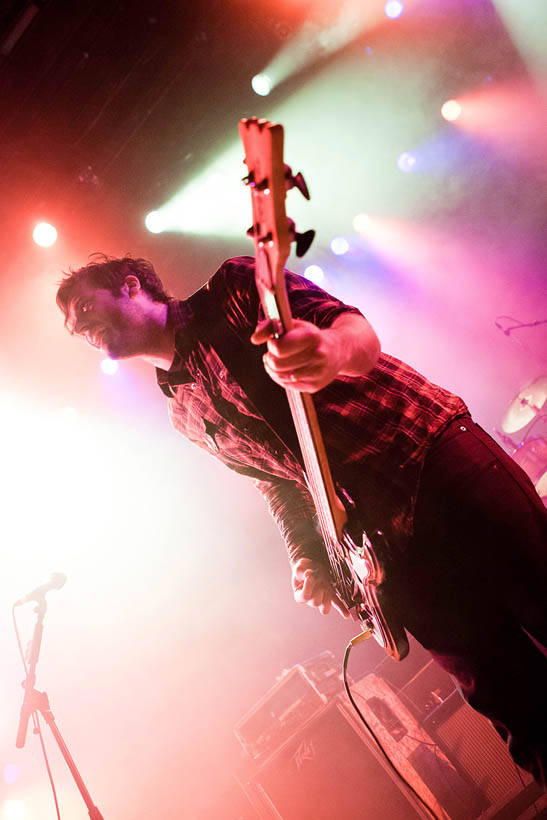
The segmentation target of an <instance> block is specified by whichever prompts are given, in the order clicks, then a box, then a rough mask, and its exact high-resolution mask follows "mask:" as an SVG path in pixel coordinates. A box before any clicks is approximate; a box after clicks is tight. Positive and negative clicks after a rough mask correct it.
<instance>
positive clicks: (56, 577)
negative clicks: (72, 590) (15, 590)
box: [14, 572, 66, 606]
mask: <svg viewBox="0 0 547 820" xmlns="http://www.w3.org/2000/svg"><path fill="white" fill-rule="evenodd" d="M65 584H66V575H65V574H64V572H52V573H51V576H50V579H49V581H47V582H46V583H45V584H41V585H40V586H39V587H36V589H33V590H32V592H29V593H28V595H25V596H24V597H23V598H19V600H18V601H15V603H14V606H21V604H26V603H28V601H40V600H41V599H42V598H43V597H44V596H45V594H46V593H47V592H49V591H50V590H51V589H61V587H63V586H64V585H65Z"/></svg>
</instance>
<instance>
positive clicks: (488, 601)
mask: <svg viewBox="0 0 547 820" xmlns="http://www.w3.org/2000/svg"><path fill="white" fill-rule="evenodd" d="M414 526H415V532H414V537H413V540H412V543H411V546H410V549H409V551H408V553H407V555H406V556H405V559H404V560H403V562H402V563H401V566H400V571H399V572H398V573H397V580H396V582H395V583H396V593H395V594H396V595H397V608H398V609H399V608H400V611H401V614H402V617H403V619H404V623H405V626H406V627H407V629H408V630H409V632H411V633H412V634H413V635H414V637H415V638H416V639H417V640H418V641H419V642H420V643H421V644H422V645H423V646H425V647H426V649H428V650H429V651H430V652H431V653H432V655H433V657H434V658H435V660H436V661H437V662H438V663H439V664H440V665H441V666H442V667H443V668H444V669H446V670H447V671H448V672H449V673H450V674H451V675H453V677H454V678H455V679H456V682H457V684H458V688H459V689H460V691H461V693H462V694H463V696H464V697H465V699H466V700H467V701H468V703H469V704H470V705H471V706H472V707H473V708H475V709H477V710H478V711H479V712H482V713H483V714H484V715H486V717H488V718H489V719H490V720H491V721H492V723H493V724H494V726H495V727H496V729H497V730H498V731H499V733H500V734H501V735H502V737H504V738H505V739H506V740H507V741H508V743H509V751H510V753H511V755H512V756H513V759H514V760H515V762H516V763H518V764H519V765H520V766H522V767H523V768H524V769H527V770H528V771H530V772H531V773H532V774H533V775H534V777H535V778H536V780H538V781H539V782H540V783H542V785H543V786H545V771H546V769H547V657H546V653H545V652H544V651H542V649H541V647H539V646H538V645H537V644H536V643H535V642H534V641H532V640H531V639H530V637H529V636H530V635H532V636H533V637H534V638H535V639H536V641H537V642H539V643H540V644H542V645H543V647H545V646H547V510H546V509H545V507H544V506H543V503H542V502H541V499H540V498H539V496H538V494H537V492H536V490H535V488H534V486H533V485H532V483H531V481H530V480H529V478H528V476H527V475H526V474H525V473H524V472H523V471H522V470H521V468H520V467H519V466H518V465H517V464H516V463H515V462H514V461H513V459H512V458H510V457H509V456H508V455H507V454H506V453H505V452H504V451H503V450H502V449H501V447H499V446H498V445H497V444H496V442H494V441H493V440H492V439H491V438H490V436H488V435H487V434H486V433H485V432H484V430H482V429H481V428H480V427H478V425H476V424H474V423H473V422H472V421H471V420H470V419H467V418H464V419H457V420H456V421H454V422H452V423H451V424H450V425H449V427H448V428H447V429H446V430H445V431H444V432H443V433H442V434H441V435H440V436H439V437H438V438H437V439H436V441H435V442H434V444H433V447H432V448H431V450H430V452H429V453H428V456H427V459H426V462H425V466H424V472H423V478H422V482H421V485H420V491H419V495H418V501H417V507H416V513H415V520H414Z"/></svg>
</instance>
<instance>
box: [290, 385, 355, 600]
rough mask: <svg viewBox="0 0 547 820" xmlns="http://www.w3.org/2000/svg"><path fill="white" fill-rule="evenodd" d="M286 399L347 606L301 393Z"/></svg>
mask: <svg viewBox="0 0 547 820" xmlns="http://www.w3.org/2000/svg"><path fill="white" fill-rule="evenodd" d="M287 397H288V400H289V405H290V407H291V411H292V414H293V418H294V421H295V425H296V427H297V430H298V439H299V441H300V443H301V444H302V445H303V446H302V455H303V457H304V464H305V466H306V472H307V478H308V482H309V484H310V491H311V494H312V497H313V500H314V502H315V507H316V510H317V517H318V519H319V527H320V530H321V533H322V535H323V541H324V543H325V548H326V551H327V554H328V557H329V563H330V565H331V569H332V572H333V575H334V578H335V582H336V585H337V586H338V588H339V590H340V592H341V593H342V595H344V596H345V597H346V599H347V603H350V601H351V600H352V595H351V593H350V591H349V588H348V584H347V580H346V578H345V576H344V573H343V571H342V562H341V558H340V557H339V555H338V553H337V552H336V551H335V548H334V545H333V543H332V542H333V541H335V542H336V543H338V536H337V533H336V527H335V524H334V521H333V518H332V514H331V513H330V508H329V503H328V496H327V492H326V489H325V486H324V482H323V480H322V477H321V476H320V475H319V476H318V473H319V472H320V470H319V464H318V459H317V454H316V452H315V445H314V441H313V438H312V436H311V432H310V430H309V425H308V423H307V414H306V410H305V407H304V402H303V400H302V397H301V395H300V393H298V392H296V391H295V390H290V389H289V390H287ZM326 510H329V512H328V514H327V513H326Z"/></svg>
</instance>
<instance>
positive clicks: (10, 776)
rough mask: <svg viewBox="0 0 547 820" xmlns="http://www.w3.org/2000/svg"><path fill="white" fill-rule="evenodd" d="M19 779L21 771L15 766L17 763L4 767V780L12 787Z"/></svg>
mask: <svg viewBox="0 0 547 820" xmlns="http://www.w3.org/2000/svg"><path fill="white" fill-rule="evenodd" d="M18 777H19V769H18V767H17V766H16V765H15V763H8V764H7V766H4V780H5V781H6V783H7V784H8V786H11V785H12V783H15V781H16V780H17V778H18Z"/></svg>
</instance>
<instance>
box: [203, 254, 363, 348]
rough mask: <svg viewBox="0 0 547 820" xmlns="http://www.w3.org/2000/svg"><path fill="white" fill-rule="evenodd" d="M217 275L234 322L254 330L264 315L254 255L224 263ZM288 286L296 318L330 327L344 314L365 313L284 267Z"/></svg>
mask: <svg viewBox="0 0 547 820" xmlns="http://www.w3.org/2000/svg"><path fill="white" fill-rule="evenodd" d="M215 277H220V278H221V279H222V280H223V281H224V286H225V287H226V289H227V291H228V293H229V300H230V304H229V305H228V306H226V313H227V315H228V316H229V318H230V317H231V319H232V321H233V322H234V324H235V325H239V326H240V328H242V326H243V325H246V326H247V330H250V332H252V331H253V330H254V328H255V326H256V323H257V321H259V320H260V319H263V318H264V313H263V310H262V307H261V306H260V302H259V298H258V292H257V290H256V286H255V267H254V258H253V257H251V256H239V257H235V258H233V259H228V260H226V262H224V263H223V264H222V265H221V266H220V268H219V270H218V271H217V273H216V274H215ZM285 285H286V288H287V294H288V297H289V303H290V306H291V313H292V315H293V316H294V318H296V319H303V320H305V321H307V322H312V323H313V324H315V325H318V327H330V326H331V325H332V323H333V322H334V320H335V319H336V318H337V317H338V316H339V315H340V314H342V313H354V314H356V315H358V316H362V313H361V311H360V310H359V309H358V308H356V307H353V306H352V305H347V304H345V302H342V301H341V300H340V299H337V298H336V297H335V296H332V295H331V294H330V293H327V291H326V290H323V289H322V288H320V287H319V286H318V285H315V284H314V283H313V282H310V281H309V280H308V279H305V278H304V277H303V276H299V275H298V274H296V273H292V272H291V271H289V270H285Z"/></svg>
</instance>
